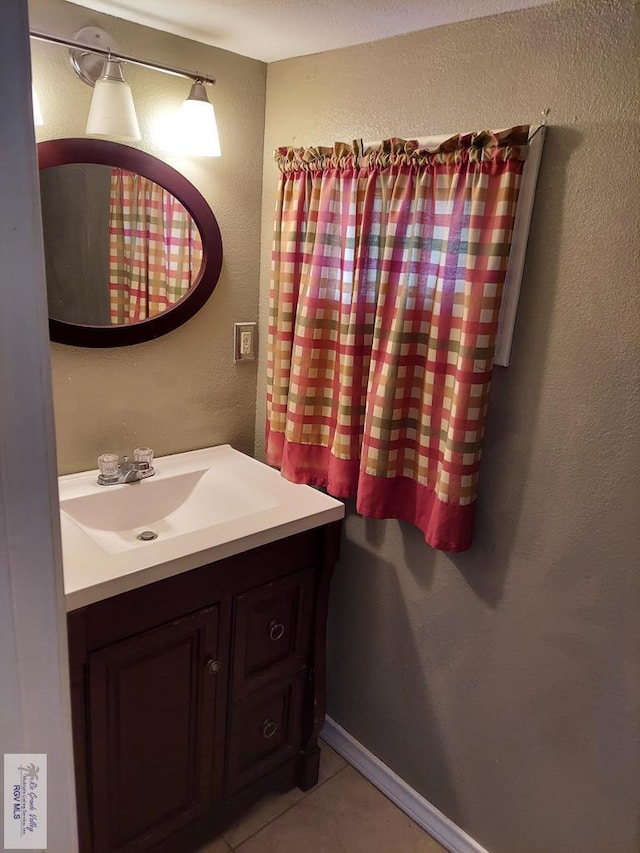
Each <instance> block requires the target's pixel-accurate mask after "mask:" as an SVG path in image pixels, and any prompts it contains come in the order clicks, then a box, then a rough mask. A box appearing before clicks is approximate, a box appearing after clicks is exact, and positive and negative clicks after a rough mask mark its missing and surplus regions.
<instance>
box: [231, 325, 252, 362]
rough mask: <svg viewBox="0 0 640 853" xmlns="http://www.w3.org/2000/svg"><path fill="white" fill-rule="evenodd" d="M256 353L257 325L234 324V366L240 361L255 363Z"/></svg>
mask: <svg viewBox="0 0 640 853" xmlns="http://www.w3.org/2000/svg"><path fill="white" fill-rule="evenodd" d="M256 353H257V324H256V323H234V326H233V360H234V361H235V363H236V364H238V363H239V362H242V361H255V360H256Z"/></svg>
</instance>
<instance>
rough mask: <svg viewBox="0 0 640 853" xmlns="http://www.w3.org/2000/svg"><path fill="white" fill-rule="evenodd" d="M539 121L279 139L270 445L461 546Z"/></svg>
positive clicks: (372, 509)
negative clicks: (432, 132)
mask: <svg viewBox="0 0 640 853" xmlns="http://www.w3.org/2000/svg"><path fill="white" fill-rule="evenodd" d="M528 130H529V128H528V127H517V128H512V129H511V130H509V131H505V132H503V133H501V134H494V133H491V132H483V133H479V134H470V135H467V136H464V137H460V136H458V137H452V138H451V139H449V140H447V141H446V142H445V143H443V144H442V145H441V146H440V147H439V148H438V149H437V150H436V151H427V150H424V149H420V148H419V147H418V146H417V143H415V142H413V141H405V140H399V139H390V140H387V141H385V142H384V143H383V144H382V145H381V146H379V147H376V148H372V149H366V150H364V149H363V148H362V146H361V144H360V143H357V142H356V143H354V144H353V145H347V144H344V143H338V144H336V145H335V146H334V148H333V149H325V148H311V149H306V150H299V149H279V150H278V151H277V152H276V161H277V163H278V165H279V167H280V170H281V173H282V174H281V180H280V188H279V196H278V203H277V209H276V217H275V231H274V241H273V252H272V276H271V291H270V302H269V309H270V323H269V339H268V362H267V370H268V375H267V459H268V461H269V462H270V464H273V465H275V466H277V467H280V468H281V470H282V473H283V475H284V476H286V477H287V478H289V479H292V480H294V481H296V482H307V483H312V484H315V485H323V486H325V487H327V489H328V491H329V492H330V493H332V494H335V495H337V496H339V497H356V499H357V504H356V505H357V509H358V511H359V512H362V513H363V514H364V515H372V516H376V517H400V518H405V519H407V520H409V521H412V522H413V523H416V524H418V525H419V526H420V527H421V528H422V529H423V530H424V532H425V536H426V538H427V541H429V542H430V543H431V544H432V545H434V547H442V548H445V549H447V550H462V549H463V548H464V547H468V545H469V544H470V534H471V531H470V525H471V526H472V523H473V514H472V505H473V503H474V501H475V499H476V493H477V481H478V471H479V466H480V457H481V447H482V438H483V432H484V422H485V416H486V410H487V401H488V394H489V385H490V379H491V372H492V366H493V354H494V347H495V339H496V333H497V327H498V318H499V312H500V304H501V299H502V289H503V285H504V279H505V273H506V267H507V261H508V257H509V250H510V243H511V234H512V230H513V222H514V216H515V210H516V204H517V199H518V190H519V186H520V176H521V173H522V167H523V164H524V160H525V157H526V153H527V139H528ZM460 527H461V528H464V529H457V528H460Z"/></svg>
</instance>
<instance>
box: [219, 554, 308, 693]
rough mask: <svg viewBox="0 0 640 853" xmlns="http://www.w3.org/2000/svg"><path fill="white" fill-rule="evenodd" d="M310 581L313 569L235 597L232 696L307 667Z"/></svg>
mask: <svg viewBox="0 0 640 853" xmlns="http://www.w3.org/2000/svg"><path fill="white" fill-rule="evenodd" d="M313 579H314V571H313V569H305V570H304V571H302V572H296V573H295V574H292V575H288V576H287V577H285V578H282V579H281V580H277V581H273V582H272V583H267V584H264V585H263V586H259V587H256V588H255V589H252V590H249V591H248V592H245V593H242V594H241V595H238V596H236V599H235V627H234V643H233V694H234V696H236V697H238V696H241V695H243V694H246V693H248V692H249V691H251V690H256V689H260V688H262V687H264V686H266V685H267V684H270V683H273V681H274V680H276V679H281V678H283V677H286V676H288V675H293V674H294V673H295V672H297V671H298V670H300V669H302V668H303V667H304V666H305V665H306V663H307V654H308V650H309V641H310V635H311V617H312V605H313Z"/></svg>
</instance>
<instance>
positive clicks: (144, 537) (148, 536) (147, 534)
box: [136, 530, 158, 542]
mask: <svg viewBox="0 0 640 853" xmlns="http://www.w3.org/2000/svg"><path fill="white" fill-rule="evenodd" d="M157 538H158V534H157V533H154V532H153V530H143V531H142V533H138V535H137V536H136V539H139V540H140V541H141V542H151V540H152V539H157Z"/></svg>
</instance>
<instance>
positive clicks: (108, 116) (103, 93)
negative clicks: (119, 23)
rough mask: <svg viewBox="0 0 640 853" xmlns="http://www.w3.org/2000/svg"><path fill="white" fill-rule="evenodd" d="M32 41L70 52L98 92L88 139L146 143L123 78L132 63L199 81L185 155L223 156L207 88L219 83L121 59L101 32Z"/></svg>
mask: <svg viewBox="0 0 640 853" xmlns="http://www.w3.org/2000/svg"><path fill="white" fill-rule="evenodd" d="M30 36H31V38H33V39H37V40H39V41H46V42H51V43H53V44H58V45H63V46H64V47H68V48H70V50H69V53H70V58H71V64H72V66H73V68H74V70H75V72H76V73H77V74H78V76H79V77H80V78H81V79H82V80H83V81H84V82H85V83H87V84H88V85H90V86H94V93H93V98H92V99H91V107H90V109H89V118H88V121H87V130H86V132H87V135H88V136H106V137H110V138H112V139H118V140H124V141H134V140H138V139H140V128H139V126H138V119H137V116H136V111H135V107H134V104H133V96H132V94H131V88H130V87H129V85H128V84H127V83H126V82H125V80H124V75H123V73H122V63H126V62H129V63H132V64H133V65H141V66H142V67H143V68H150V69H152V70H153V71H161V72H163V73H164V74H171V75H173V76H177V77H185V78H186V79H188V80H192V81H193V85H192V87H191V91H190V92H189V95H188V97H187V98H186V100H185V101H184V103H183V105H182V113H181V117H180V123H181V125H182V128H181V130H182V132H181V134H180V137H181V150H182V151H183V152H184V153H189V154H197V155H200V156H205V157H219V156H220V140H219V137H218V127H217V124H216V118H215V112H214V109H213V105H212V104H211V102H210V101H209V99H208V97H207V93H206V89H205V84H209V85H213V84H214V83H215V82H216V81H215V80H214V79H213V78H212V77H207V76H206V75H204V74H198V73H197V72H195V71H188V70H186V69H184V68H174V67H172V66H169V65H161V64H160V63H157V62H152V61H150V60H146V59H138V58H137V57H135V56H129V55H127V54H124V53H120V51H119V50H118V48H117V45H116V44H115V42H114V40H113V39H112V38H111V36H110V35H109V34H108V33H106V32H105V31H104V30H102V29H101V28H100V27H84V28H83V29H81V30H79V31H78V32H77V33H76V34H75V36H74V37H73V40H71V39H65V38H62V37H60V36H54V35H50V34H49V33H44V32H40V31H38V30H31V31H30ZM35 115H36V113H35V107H34V116H35ZM197 116H200V118H197Z"/></svg>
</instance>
